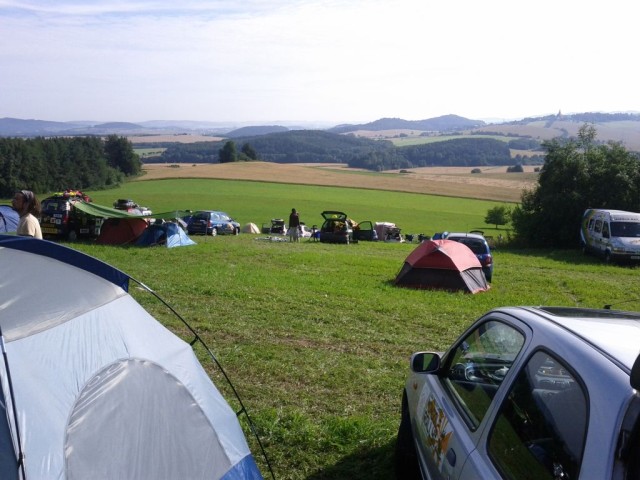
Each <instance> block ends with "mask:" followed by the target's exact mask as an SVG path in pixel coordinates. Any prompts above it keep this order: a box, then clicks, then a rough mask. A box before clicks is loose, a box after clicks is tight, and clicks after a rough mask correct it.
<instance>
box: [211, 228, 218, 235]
mask: <svg viewBox="0 0 640 480" xmlns="http://www.w3.org/2000/svg"><path fill="white" fill-rule="evenodd" d="M211 236H212V237H217V236H218V229H217V228H212V229H211Z"/></svg>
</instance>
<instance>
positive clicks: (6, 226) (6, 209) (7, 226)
mask: <svg viewBox="0 0 640 480" xmlns="http://www.w3.org/2000/svg"><path fill="white" fill-rule="evenodd" d="M19 221H20V216H19V215H18V212H16V211H15V210H14V209H13V208H11V206H10V205H0V233H10V232H15V231H16V230H18V222H19Z"/></svg>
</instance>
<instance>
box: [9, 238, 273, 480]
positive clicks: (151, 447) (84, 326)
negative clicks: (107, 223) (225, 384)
mask: <svg viewBox="0 0 640 480" xmlns="http://www.w3.org/2000/svg"><path fill="white" fill-rule="evenodd" d="M0 265H2V268H3V272H5V274H6V275H7V276H9V277H10V278H11V281H10V282H3V283H2V284H1V285H0V305H1V306H2V315H1V316H0V329H1V334H2V338H1V339H0V340H1V342H2V345H3V357H2V359H0V382H1V388H0V472H2V475H1V476H2V478H3V479H5V480H17V479H25V478H26V479H28V480H44V479H51V478H58V479H63V478H65V479H73V478H79V479H89V478H103V479H123V478H141V479H187V478H189V479H191V478H211V479H214V478H217V479H224V480H236V479H247V478H248V479H260V478H262V477H261V474H260V472H259V470H258V467H257V465H256V463H255V460H254V458H253V456H252V454H251V452H250V450H249V447H248V444H247V442H246V439H245V437H244V434H243V431H242V428H241V426H240V423H239V421H238V418H237V417H236V413H234V411H233V410H232V409H231V407H230V406H229V404H228V403H227V402H226V401H225V399H224V398H223V397H222V395H221V394H220V392H219V391H218V389H217V388H216V386H215V385H214V384H213V382H212V381H211V379H210V378H209V376H208V375H207V373H206V371H205V370H204V368H203V367H202V365H201V364H200V363H199V361H198V359H197V357H196V355H195V353H194V351H193V350H192V347H191V345H194V344H195V343H196V342H197V343H198V345H199V347H198V348H202V347H204V348H205V349H206V352H207V353H209V354H210V358H211V359H212V360H214V361H215V362H216V363H217V360H216V359H215V357H214V356H213V354H212V353H211V352H210V350H209V349H208V348H207V347H206V345H205V344H204V342H203V341H202V339H201V338H200V337H199V336H198V335H197V333H195V331H194V330H193V329H192V328H191V327H190V326H189V325H187V327H188V331H190V332H191V334H193V336H194V338H192V339H191V340H193V341H192V342H191V345H190V344H189V343H187V342H185V341H184V340H182V339H180V338H179V337H177V336H176V335H174V334H173V333H172V332H170V331H169V330H168V329H166V328H165V327H164V326H163V325H161V324H160V323H159V322H158V321H157V320H156V319H155V318H153V317H152V316H151V315H150V314H149V313H148V312H147V311H146V310H144V309H143V308H142V306H141V305H140V304H139V303H138V302H136V300H134V299H133V297H131V296H130V295H129V293H128V289H129V282H130V281H134V282H136V284H137V287H136V289H137V291H138V290H139V291H140V293H141V294H142V293H143V292H147V293H150V294H151V295H153V296H155V298H156V299H158V300H159V301H160V302H162V303H164V302H163V301H162V300H161V299H160V298H159V297H158V296H157V295H156V294H155V293H154V292H153V291H151V290H150V289H149V288H148V287H146V286H145V285H143V284H142V283H140V282H137V281H136V280H134V279H132V278H131V277H129V276H128V275H127V274H125V273H123V272H121V271H119V270H117V269H115V268H113V267H111V266H110V265H108V264H106V263H103V262H101V261H100V260H97V259H95V258H93V257H90V256H88V255H86V254H83V253H81V252H79V251H76V250H73V249H70V248H67V247H64V246H62V245H58V244H56V243H53V242H50V241H46V240H36V239H33V238H25V237H17V236H10V235H0ZM164 305H165V306H167V307H168V308H169V309H170V310H171V311H173V309H171V307H169V306H168V305H167V304H166V303H164ZM173 312H174V313H175V311H173ZM176 315H177V314H176ZM178 318H180V320H182V321H183V322H184V320H183V319H182V318H181V317H179V315H178ZM184 323H185V324H186V322H184ZM218 366H220V365H219V364H218ZM223 373H224V372H223ZM224 377H225V378H227V379H228V377H227V376H226V374H224ZM232 390H233V392H234V393H235V392H236V390H235V388H233V389H232ZM237 400H238V402H240V405H241V407H242V408H241V409H240V410H239V412H240V413H244V414H246V409H245V408H244V406H243V405H242V402H241V401H240V398H239V397H237ZM240 413H238V415H239V414H240ZM246 419H247V420H248V422H249V425H251V420H250V418H249V417H248V415H247V417H246ZM256 438H257V437H256ZM258 441H259V439H258ZM269 469H270V467H269Z"/></svg>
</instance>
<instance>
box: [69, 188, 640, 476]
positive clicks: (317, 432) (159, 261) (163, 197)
mask: <svg viewBox="0 0 640 480" xmlns="http://www.w3.org/2000/svg"><path fill="white" fill-rule="evenodd" d="M88 193H89V194H90V195H91V196H92V197H93V199H94V201H95V202H97V203H100V204H104V205H111V204H112V203H113V202H114V201H115V200H116V199H118V198H131V199H133V200H135V201H136V202H138V203H139V204H141V205H145V206H148V207H150V208H151V209H152V210H153V211H156V212H161V211H169V210H174V209H220V210H225V211H227V212H228V213H229V214H231V215H232V216H234V217H236V219H237V220H238V221H239V222H240V223H241V224H244V223H246V222H254V223H257V224H258V225H259V226H260V224H261V223H263V222H267V221H268V220H269V219H270V218H273V217H286V216H287V215H288V213H289V211H290V210H291V208H292V207H295V208H297V209H298V210H300V211H301V213H302V220H303V221H305V222H306V223H307V224H309V225H311V224H319V223H320V222H321V216H320V212H321V211H323V210H332V209H337V210H341V211H344V212H346V213H348V214H349V216H350V217H352V218H353V219H355V220H356V221H359V220H372V221H383V220H384V221H392V222H395V223H396V224H398V225H399V226H400V227H402V229H403V232H405V233H425V234H429V235H431V234H433V232H435V231H441V230H445V229H446V230H450V231H453V230H469V229H474V228H480V229H485V230H487V231H488V233H490V234H492V235H495V234H496V233H497V232H496V231H495V230H494V229H492V228H490V226H486V225H484V222H483V217H484V215H485V214H486V211H487V209H488V208H490V207H491V206H493V205H495V203H493V202H485V201H474V200H462V199H456V198H446V197H434V196H426V195H412V194H401V193H393V192H381V191H373V190H355V189H348V188H325V187H311V186H296V185H275V184H268V183H259V182H237V181H218V180H168V181H142V182H132V183H128V184H126V185H124V186H123V187H122V188H119V189H116V190H106V191H100V192H88ZM193 238H194V239H195V241H196V242H197V245H194V246H189V247H181V248H173V249H166V248H162V247H152V248H138V247H117V246H100V245H96V244H93V243H88V242H87V243H82V242H78V243H74V244H68V245H69V246H71V247H72V248H76V249H78V250H81V251H84V252H86V253H88V254H90V255H93V256H95V257H97V258H99V259H101V260H104V261H106V262H108V263H110V264H112V265H114V266H115V267H117V268H120V269H121V270H123V271H124V272H126V273H128V274H129V275H131V276H132V277H133V278H136V279H138V280H140V281H142V282H143V283H144V284H146V285H148V286H149V287H150V288H151V289H153V290H154V291H155V292H156V293H158V294H159V295H160V296H161V297H162V298H163V299H164V300H165V301H166V302H167V303H168V304H169V305H171V306H172V307H173V308H174V309H175V310H176V311H177V312H179V313H180V314H181V315H182V316H183V317H184V318H185V320H187V322H189V324H190V325H191V326H192V327H193V328H194V329H195V330H196V331H197V332H198V333H199V334H200V336H201V337H202V338H203V339H204V341H205V342H206V343H207V345H208V346H209V347H210V349H211V350H212V351H213V352H214V354H215V355H216V358H217V359H218V361H219V362H220V363H221V364H222V366H223V367H224V369H225V371H226V373H227V374H228V376H229V377H230V378H231V380H232V381H233V384H234V386H235V388H236V389H237V391H238V393H239V394H240V396H241V397H242V400H243V402H244V405H245V406H246V408H247V410H248V412H249V414H250V416H251V418H252V420H253V423H254V424H255V426H256V428H257V432H258V433H259V436H260V439H261V441H262V443H263V445H264V447H265V450H266V452H267V455H268V458H269V461H270V464H271V466H272V468H273V472H274V475H275V477H276V478H278V479H313V480H320V479H327V480H328V479H363V480H364V479H389V478H393V467H392V465H393V448H394V444H395V436H396V432H397V428H398V425H399V419H400V401H401V396H402V388H403V385H404V379H405V376H406V372H407V369H408V360H409V357H410V355H411V353H413V352H414V351H418V350H430V351H442V350H444V349H446V348H447V346H448V345H449V344H450V343H451V342H452V341H453V340H454V339H455V338H456V337H457V336H458V335H459V334H460V333H461V332H462V331H463V330H464V329H465V328H467V326H469V324H470V323H471V322H472V321H473V320H474V319H476V318H477V317H479V316H480V315H482V314H483V313H485V312H486V311H488V310H490V309H491V308H494V307H498V306H503V305H562V306H583V307H597V308H600V307H602V306H603V305H605V304H611V303H614V304H615V303H617V302H623V301H626V300H629V299H633V298H640V282H638V270H637V269H635V268H629V267H619V266H615V265H605V264H603V263H601V262H600V261H599V260H598V259H595V258H593V257H588V256H583V255H582V253H581V252H579V251H577V250H575V251H573V250H562V251H558V250H514V249H502V248H498V249H496V250H494V257H495V271H494V278H493V284H492V288H491V289H490V290H489V291H487V292H484V293H480V294H477V295H469V294H463V293H449V292H442V291H421V290H411V289H403V288H398V287H395V286H394V285H393V280H394V278H395V275H396V274H397V272H398V270H399V269H400V267H401V266H402V263H403V261H404V259H405V258H406V257H407V255H408V254H409V253H410V252H411V251H412V250H413V249H414V248H415V247H416V246H417V244H416V243H413V244H409V243H404V244H397V243H384V242H375V243H370V242H359V243H357V244H351V245H330V244H321V243H317V242H310V241H307V240H303V241H301V242H300V243H297V244H290V243H287V242H274V241H270V240H268V239H266V236H265V235H262V234H260V235H248V234H241V235H239V236H218V237H215V238H212V237H193ZM130 291H131V292H132V294H133V295H134V296H135V297H136V298H137V299H138V300H139V301H140V302H141V303H142V304H143V305H144V306H145V308H147V309H148V310H149V311H151V312H152V313H153V314H154V315H155V316H156V318H158V319H159V320H160V321H161V322H163V323H164V324H165V325H166V326H167V327H168V328H170V329H171V330H172V331H174V332H176V333H177V334H179V335H181V336H182V337H183V338H185V339H186V340H189V341H190V340H191V338H192V336H191V335H190V334H189V332H188V331H187V329H186V328H184V326H182V324H181V323H180V322H179V321H177V320H176V319H175V318H174V317H173V316H172V315H170V314H169V313H168V312H167V311H166V309H165V308H164V307H163V306H162V305H161V304H160V303H159V302H157V301H156V300H155V299H154V298H153V297H152V296H150V295H148V294H145V293H144V291H143V290H142V289H140V288H137V287H136V286H135V285H132V287H131V289H130ZM639 305H640V303H638V302H636V303H628V304H625V305H621V307H628V308H629V309H637V308H638V306H639ZM197 353H198V355H200V356H201V357H202V358H203V359H205V357H206V355H205V354H204V352H202V351H198V352H197ZM205 364H206V365H207V369H208V371H209V373H210V375H211V377H212V378H213V379H214V381H215V383H216V385H218V386H219V388H220V389H221V390H222V391H223V392H224V393H225V396H226V398H227V399H228V400H229V402H230V403H231V404H232V406H233V407H234V408H235V409H236V410H238V409H239V408H238V404H237V402H236V401H235V400H234V399H233V396H232V392H231V391H230V389H229V388H228V387H227V386H226V385H225V383H224V381H223V379H222V377H221V375H220V372H219V371H218V370H217V369H216V368H215V367H214V366H213V365H212V364H211V362H205ZM247 437H248V438H249V441H250V444H251V446H252V450H253V453H254V456H255V457H256V460H257V461H258V464H259V465H260V467H261V469H262V472H263V474H264V475H265V478H270V473H269V471H268V469H267V466H266V464H265V461H264V459H263V458H261V455H260V451H259V449H258V447H257V445H256V442H255V440H253V439H252V437H251V434H250V433H249V432H247Z"/></svg>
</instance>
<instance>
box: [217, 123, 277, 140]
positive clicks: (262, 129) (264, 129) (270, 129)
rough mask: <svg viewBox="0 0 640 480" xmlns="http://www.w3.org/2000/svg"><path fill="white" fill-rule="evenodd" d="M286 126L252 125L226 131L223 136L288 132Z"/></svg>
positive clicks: (248, 135) (236, 136) (232, 136)
mask: <svg viewBox="0 0 640 480" xmlns="http://www.w3.org/2000/svg"><path fill="white" fill-rule="evenodd" d="M288 131H289V129H288V128H287V127H282V126H280V125H259V126H254V127H242V128H237V129H235V130H231V131H230V132H227V134H226V135H225V137H228V138H239V137H254V136H258V135H268V134H270V133H279V132H288Z"/></svg>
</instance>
